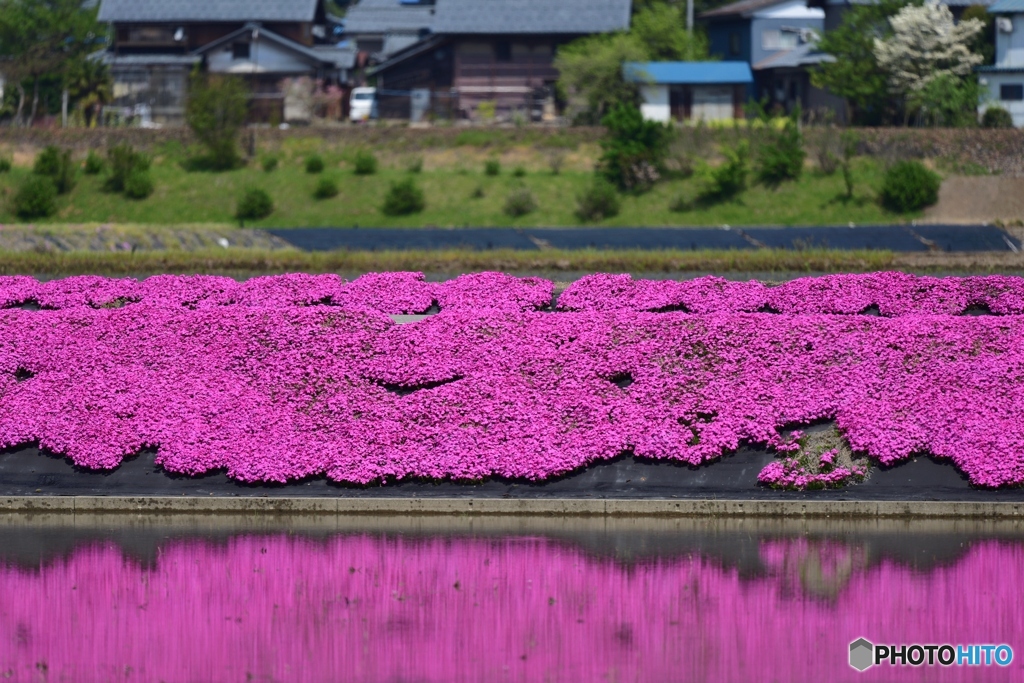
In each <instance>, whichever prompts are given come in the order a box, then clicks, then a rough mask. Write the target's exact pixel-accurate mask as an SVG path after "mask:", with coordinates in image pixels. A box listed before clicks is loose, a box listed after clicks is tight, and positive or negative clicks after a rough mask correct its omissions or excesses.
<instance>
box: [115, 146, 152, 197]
mask: <svg viewBox="0 0 1024 683" xmlns="http://www.w3.org/2000/svg"><path fill="white" fill-rule="evenodd" d="M107 161H108V162H109V163H110V169H109V174H110V175H109V176H108V177H107V181H106V183H104V187H105V188H106V189H107V190H108V191H109V192H124V186H125V183H126V182H127V181H128V177H129V176H131V175H132V174H134V173H138V172H145V171H148V170H149V157H147V156H145V155H144V154H140V153H139V152H136V151H135V148H134V147H132V146H131V145H125V144H121V145H115V146H113V147H111V148H110V149H109V150H107Z"/></svg>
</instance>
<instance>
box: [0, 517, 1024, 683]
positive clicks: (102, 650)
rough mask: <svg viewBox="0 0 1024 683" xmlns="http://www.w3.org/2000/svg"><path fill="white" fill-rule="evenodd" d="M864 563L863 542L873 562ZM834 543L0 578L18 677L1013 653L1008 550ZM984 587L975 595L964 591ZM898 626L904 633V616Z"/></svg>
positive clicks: (440, 548) (170, 566) (718, 668)
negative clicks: (639, 554)
mask: <svg viewBox="0 0 1024 683" xmlns="http://www.w3.org/2000/svg"><path fill="white" fill-rule="evenodd" d="M872 550H873V549H872ZM869 555H874V553H873V552H871V553H869V552H868V549H867V548H864V547H862V546H858V545H846V544H841V543H836V542H834V541H825V542H821V541H806V540H801V539H788V538H781V539H773V540H766V541H764V542H762V544H761V546H760V552H759V560H760V565H761V566H762V567H763V570H762V571H760V572H757V573H751V572H749V571H748V572H746V573H742V572H740V571H739V570H738V569H737V568H736V567H729V566H723V564H722V563H721V562H720V561H718V560H716V559H715V558H713V557H707V556H702V555H701V554H700V553H696V552H694V553H692V554H687V555H683V556H678V557H666V558H655V559H651V560H648V561H643V562H636V563H628V564H623V563H620V562H616V561H614V560H612V559H607V558H602V557H597V556H595V555H594V554H593V553H591V552H588V551H586V550H584V549H582V548H579V547H577V546H575V545H572V544H569V543H565V542H562V541H551V540H547V539H544V538H508V539H502V540H484V539H472V538H469V539H467V538H450V537H445V538H429V539H415V538H403V537H381V536H376V535H365V536H362V535H361V536H345V537H330V538H327V539H309V538H303V537H293V536H291V535H289V536H283V535H282V536H272V537H251V536H247V537H236V538H231V539H227V540H225V541H218V542H173V543H167V544H165V545H162V546H161V547H160V548H159V550H158V552H157V554H156V556H155V558H153V559H152V560H151V561H149V562H145V563H142V562H140V561H138V560H137V559H134V558H132V557H130V556H126V555H125V554H123V553H122V552H121V550H120V549H119V548H118V547H117V546H116V545H113V544H109V543H107V544H96V545H93V546H84V547H79V548H77V549H75V550H74V551H72V552H68V553H66V554H62V556H61V557H60V558H58V559H55V560H53V561H50V562H46V563H44V564H40V565H39V566H35V567H28V568H22V567H17V566H13V565H4V564H0V642H2V643H3V644H4V645H3V647H0V674H2V676H3V678H4V679H5V680H7V679H9V680H13V681H39V680H47V681H123V680H127V681H141V682H143V683H157V682H158V681H183V682H184V681H246V680H254V681H313V682H317V683H320V682H333V681H346V682H352V683H363V682H366V683H371V682H373V683H378V682H380V681H423V682H424V683H427V682H430V683H433V682H437V683H448V682H451V681H459V682H461V681H467V682H470V681H471V682H474V683H476V682H480V681H524V682H532V681H715V682H716V683H749V682H751V681H765V680H774V681H851V682H852V681H874V682H878V681H920V682H922V683H924V682H928V683H931V682H933V681H979V680H1002V681H1011V680H1016V679H1015V678H1014V676H1015V674H1013V673H1012V671H1013V670H1016V667H1017V666H1018V665H1017V664H1016V663H1015V664H1013V665H1011V667H1008V668H1006V669H997V668H996V667H977V666H951V667H939V666H934V667H929V666H918V667H912V666H903V667H900V668H898V669H897V668H890V667H889V666H887V665H880V666H878V667H874V668H873V669H871V670H869V671H867V672H866V673H860V672H857V671H855V670H853V669H852V668H850V667H849V665H848V664H847V659H848V656H849V655H848V648H849V642H850V641H851V640H853V639H854V638H856V637H861V636H863V637H866V638H868V639H869V640H871V641H873V642H876V643H879V642H883V643H884V642H889V641H898V642H907V643H931V642H935V643H987V642H996V643H1003V642H1005V643H1010V644H1012V645H1014V646H1015V647H1016V643H1019V642H1020V641H1021V638H1022V637H1024V611H1022V610H1021V609H1020V587H1021V582H1022V581H1024V576H1018V575H1017V574H1018V572H1021V573H1022V574H1024V550H1022V548H1021V545H1020V544H1019V543H1008V542H1005V541H1002V542H1000V541H992V540H984V541H978V542H976V543H973V544H969V546H968V547H967V548H965V549H964V552H963V555H962V556H960V557H958V558H956V559H949V560H947V561H944V562H942V563H940V564H939V565H938V566H937V567H935V568H934V569H931V570H929V571H921V570H920V569H918V568H916V567H913V566H908V565H906V564H902V563H898V562H894V561H892V560H888V559H882V560H881V561H877V560H875V559H872V560H871V561H870V562H869V561H868V560H867V559H866V558H867V556H869ZM979 584H981V586H982V587H979V588H971V587H974V586H978V585H979ZM908 616H909V617H910V618H908Z"/></svg>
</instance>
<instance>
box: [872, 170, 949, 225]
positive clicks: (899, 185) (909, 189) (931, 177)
mask: <svg viewBox="0 0 1024 683" xmlns="http://www.w3.org/2000/svg"><path fill="white" fill-rule="evenodd" d="M941 184H942V180H941V178H939V176H938V174H937V173H935V172H933V171H930V170H928V169H927V168H925V165H924V164H922V163H921V162H920V161H900V162H898V163H896V164H893V166H892V167H891V168H890V169H889V170H888V171H886V173H885V180H884V181H883V183H882V194H881V199H882V204H883V205H884V206H885V207H886V208H887V209H890V210H892V211H898V212H900V213H907V212H910V211H917V210H919V209H923V208H924V207H926V206H930V205H932V204H934V203H935V202H937V201H938V200H939V186H940V185H941Z"/></svg>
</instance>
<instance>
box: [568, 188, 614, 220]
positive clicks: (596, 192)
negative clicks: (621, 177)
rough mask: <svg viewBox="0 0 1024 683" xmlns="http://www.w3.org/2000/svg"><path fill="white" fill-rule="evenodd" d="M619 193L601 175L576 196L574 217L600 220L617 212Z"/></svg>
mask: <svg viewBox="0 0 1024 683" xmlns="http://www.w3.org/2000/svg"><path fill="white" fill-rule="evenodd" d="M619 208H620V206H619V193H618V192H617V191H616V190H615V186H614V185H612V184H611V183H610V182H608V181H607V180H605V179H604V178H602V177H598V178H595V179H594V182H592V183H591V184H590V186H589V187H588V188H587V189H586V190H584V191H583V192H582V193H581V194H579V195H578V196H577V197H576V217H577V218H579V219H580V220H582V221H600V220H604V219H605V218H611V217H612V216H617V215H618V214H619Z"/></svg>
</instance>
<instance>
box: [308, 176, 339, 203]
mask: <svg viewBox="0 0 1024 683" xmlns="http://www.w3.org/2000/svg"><path fill="white" fill-rule="evenodd" d="M337 196H338V183H336V182H334V180H333V179H331V178H321V179H320V180H319V181H317V184H316V189H315V190H313V197H314V199H330V198H331V197H337Z"/></svg>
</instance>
